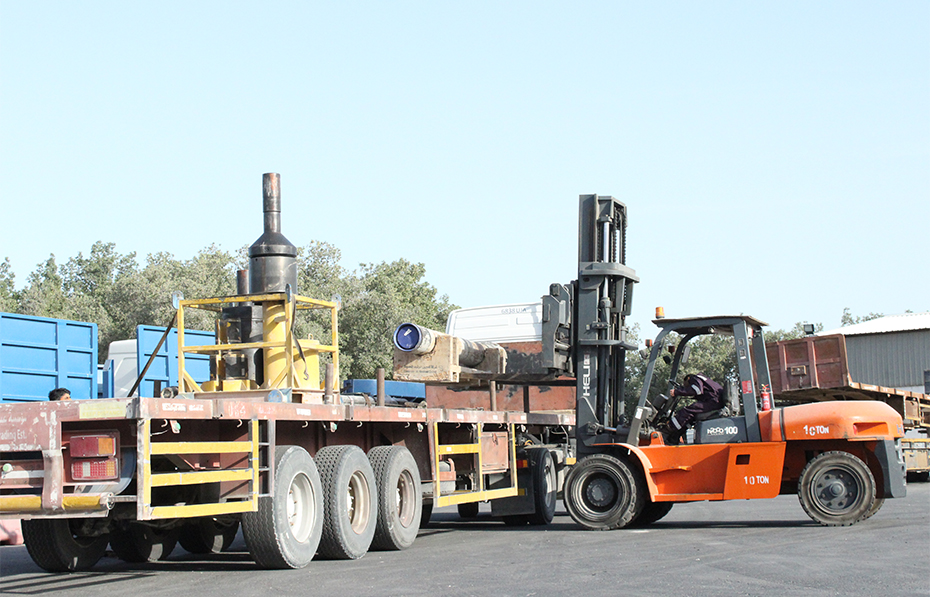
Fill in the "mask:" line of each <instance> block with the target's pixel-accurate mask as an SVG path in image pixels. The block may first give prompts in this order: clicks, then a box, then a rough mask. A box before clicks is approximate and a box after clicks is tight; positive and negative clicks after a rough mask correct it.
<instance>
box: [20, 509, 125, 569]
mask: <svg viewBox="0 0 930 597" xmlns="http://www.w3.org/2000/svg"><path fill="white" fill-rule="evenodd" d="M72 526H73V525H72V521H70V520H67V519H64V518H59V519H38V520H24V521H23V522H22V529H23V539H24V540H25V542H26V551H28V552H29V557H31V558H32V561H33V562H35V563H36V564H37V565H38V566H39V567H40V568H43V569H45V570H48V571H49V572H76V571H80V570H88V569H90V568H92V567H93V566H94V564H96V563H97V562H99V561H100V558H102V557H103V554H104V553H105V552H106V549H107V542H108V537H107V536H106V535H101V536H99V537H83V536H80V535H76V534H75V533H74V531H73V529H72Z"/></svg>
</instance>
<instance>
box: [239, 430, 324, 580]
mask: <svg viewBox="0 0 930 597" xmlns="http://www.w3.org/2000/svg"><path fill="white" fill-rule="evenodd" d="M274 454H275V479H274V487H275V491H274V493H273V494H272V495H270V496H264V497H260V498H258V511H257V512H245V513H243V515H242V534H243V536H244V537H245V543H246V545H247V546H248V548H249V554H250V555H251V556H252V559H253V560H255V562H256V563H257V564H258V565H259V566H261V567H263V568H303V567H304V566H306V565H307V564H309V563H310V560H312V559H313V555H314V554H315V553H316V550H317V546H319V544H320V535H321V533H322V531H323V489H322V485H321V483H320V474H319V472H318V471H317V468H316V465H315V464H314V462H313V458H311V457H310V454H308V453H307V451H306V450H304V449H303V448H301V447H300V446H277V447H275V452H274Z"/></svg>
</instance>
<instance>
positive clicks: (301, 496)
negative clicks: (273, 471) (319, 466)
mask: <svg viewBox="0 0 930 597" xmlns="http://www.w3.org/2000/svg"><path fill="white" fill-rule="evenodd" d="M315 506H316V496H314V495H313V485H311V484H310V478H309V477H307V475H306V474H304V473H298V474H297V475H296V476H295V477H294V478H293V479H291V484H290V486H289V487H288V489H287V524H288V525H289V526H290V529H291V534H292V535H293V536H294V539H296V540H297V541H298V542H299V543H304V542H305V541H306V540H307V539H308V538H309V537H310V533H311V531H312V530H313V516H314V513H315V512H316V508H315Z"/></svg>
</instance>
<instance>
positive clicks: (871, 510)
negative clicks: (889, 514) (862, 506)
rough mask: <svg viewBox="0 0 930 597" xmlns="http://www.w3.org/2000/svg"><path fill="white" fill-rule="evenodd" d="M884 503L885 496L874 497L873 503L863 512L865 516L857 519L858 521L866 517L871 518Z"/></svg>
mask: <svg viewBox="0 0 930 597" xmlns="http://www.w3.org/2000/svg"><path fill="white" fill-rule="evenodd" d="M884 505H885V498H875V503H874V504H872V507H871V508H869V511H868V512H866V513H865V516H863V517H862V518H860V519H859V522H862V521H863V520H866V519H867V518H872V517H873V516H875V513H876V512H878V511H879V510H881V509H882V506H884Z"/></svg>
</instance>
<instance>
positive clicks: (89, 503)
mask: <svg viewBox="0 0 930 597" xmlns="http://www.w3.org/2000/svg"><path fill="white" fill-rule="evenodd" d="M113 503H114V497H113V494H112V493H91V494H68V495H64V496H62V497H61V504H60V505H56V507H48V506H47V505H43V504H42V496H40V495H3V496H0V518H31V517H36V516H42V517H46V516H47V517H54V516H56V515H60V516H74V515H85V516H86V515H94V514H97V515H99V516H106V514H107V513H108V512H109V511H110V510H111V509H112V508H113Z"/></svg>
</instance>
